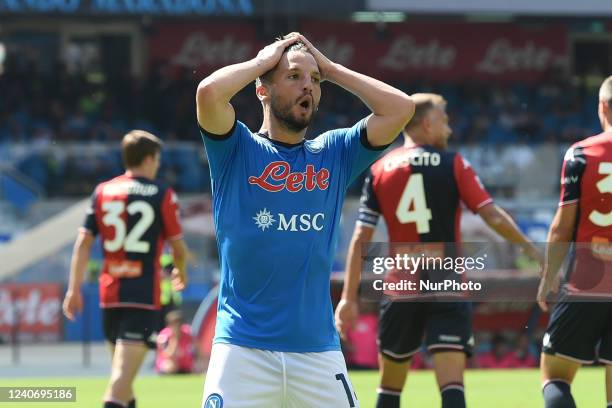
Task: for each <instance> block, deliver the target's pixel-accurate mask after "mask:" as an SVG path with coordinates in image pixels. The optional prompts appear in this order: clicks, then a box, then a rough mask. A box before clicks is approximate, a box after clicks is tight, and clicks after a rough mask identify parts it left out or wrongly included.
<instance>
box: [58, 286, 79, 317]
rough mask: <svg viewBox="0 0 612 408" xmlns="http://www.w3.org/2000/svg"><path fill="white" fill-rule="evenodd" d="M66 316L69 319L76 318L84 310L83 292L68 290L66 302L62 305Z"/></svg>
mask: <svg viewBox="0 0 612 408" xmlns="http://www.w3.org/2000/svg"><path fill="white" fill-rule="evenodd" d="M62 310H63V311H64V316H66V318H68V319H69V320H74V319H75V318H76V315H77V313H81V312H82V311H83V297H82V296H81V292H80V291H79V290H76V291H74V292H67V293H66V296H65V297H64V304H63V305H62Z"/></svg>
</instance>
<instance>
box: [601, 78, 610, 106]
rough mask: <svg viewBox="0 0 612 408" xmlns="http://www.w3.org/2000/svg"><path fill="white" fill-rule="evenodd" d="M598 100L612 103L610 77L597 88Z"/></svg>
mask: <svg viewBox="0 0 612 408" xmlns="http://www.w3.org/2000/svg"><path fill="white" fill-rule="evenodd" d="M599 100H600V101H604V102H607V103H612V75H610V76H609V77H607V78H606V79H604V81H603V83H602V84H601V87H600V88H599Z"/></svg>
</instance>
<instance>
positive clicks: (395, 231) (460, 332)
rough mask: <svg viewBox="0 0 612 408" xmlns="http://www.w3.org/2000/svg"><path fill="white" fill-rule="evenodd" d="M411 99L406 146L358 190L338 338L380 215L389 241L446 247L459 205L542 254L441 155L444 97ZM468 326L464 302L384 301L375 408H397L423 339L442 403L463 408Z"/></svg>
mask: <svg viewBox="0 0 612 408" xmlns="http://www.w3.org/2000/svg"><path fill="white" fill-rule="evenodd" d="M412 98H413V100H414V101H415V104H416V110H415V114H414V117H413V119H412V121H411V122H409V123H408V125H406V127H405V129H404V137H405V143H404V146H402V147H399V148H397V149H394V150H392V151H391V152H389V153H388V154H387V155H385V156H384V157H383V158H382V159H380V160H379V161H378V162H376V163H375V164H374V165H373V166H372V168H371V174H370V176H369V177H368V178H367V179H366V182H365V185H364V187H363V195H362V197H361V207H360V209H359V219H358V221H357V225H356V227H355V231H354V233H353V238H352V240H351V244H350V247H349V252H348V258H347V264H346V271H347V273H346V276H345V281H344V288H343V292H342V299H341V301H340V303H339V304H338V307H337V309H336V325H337V327H338V330H339V331H340V333H341V335H342V336H344V335H345V334H346V331H347V330H348V328H349V327H350V326H351V325H352V324H353V323H354V322H355V320H356V318H357V316H358V314H359V311H358V308H357V291H358V288H359V280H360V276H361V257H360V254H361V251H360V249H361V245H362V244H364V243H367V242H370V241H371V240H372V236H373V234H374V229H375V228H376V224H377V222H378V219H379V217H380V216H381V215H382V216H383V217H384V219H385V222H386V224H387V228H388V231H389V241H390V242H393V243H425V244H424V245H430V244H435V245H438V244H439V245H442V246H444V243H453V242H459V241H460V236H459V231H460V225H459V223H460V219H461V203H462V202H463V203H464V204H465V205H466V206H467V207H468V208H469V209H470V210H471V211H473V212H474V213H477V214H478V215H480V216H481V217H482V218H483V219H484V220H485V221H486V222H487V224H488V225H489V226H491V227H492V228H493V229H494V230H495V231H496V232H497V233H498V234H500V235H501V236H503V237H504V238H506V239H507V240H508V241H510V242H514V243H517V244H519V245H521V246H522V247H523V248H524V250H525V251H526V252H527V253H528V254H529V255H531V256H532V257H534V258H536V259H539V257H540V255H539V254H538V252H537V250H536V248H535V247H534V246H533V244H531V243H530V242H529V241H528V240H527V238H526V237H525V236H524V235H523V234H522V233H521V232H520V230H519V229H518V227H517V226H516V224H515V223H514V222H513V221H512V219H511V218H510V217H509V216H508V215H507V214H506V213H505V212H504V211H503V210H502V209H501V208H499V207H498V206H497V205H496V204H494V203H493V200H492V199H491V197H490V196H489V194H488V193H487V192H486V191H485V189H484V187H483V186H482V184H481V183H480V180H479V179H478V177H477V175H476V173H475V172H474V170H473V169H472V167H471V166H470V165H469V163H468V162H467V161H466V160H465V159H463V158H462V157H461V156H460V155H459V154H457V153H453V152H448V151H446V145H447V141H448V138H449V137H450V134H451V129H450V127H449V125H448V116H447V114H446V101H445V100H444V98H443V97H442V96H440V95H436V94H416V95H412ZM471 322H472V306H471V303H469V302H439V303H434V302H423V301H422V300H421V301H411V302H400V301H392V300H390V299H389V298H385V299H383V301H382V304H381V311H380V322H379V334H378V343H379V361H380V370H381V382H380V387H379V389H378V400H377V405H376V407H377V408H390V407H399V406H400V395H401V392H402V389H403V387H404V383H405V381H406V376H407V373H408V368H409V367H410V361H411V358H412V356H413V355H414V354H415V353H416V352H417V351H418V350H419V349H420V347H421V343H422V341H423V337H424V338H425V343H426V345H427V348H428V350H429V352H431V353H433V361H434V368H435V371H436V379H437V382H438V386H439V388H440V393H441V397H442V406H443V407H444V408H448V407H464V406H465V397H464V391H463V371H464V368H465V361H466V355H470V354H471V349H472V345H473V339H472V327H471V326H472V324H471Z"/></svg>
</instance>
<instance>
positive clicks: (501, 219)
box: [484, 204, 537, 252]
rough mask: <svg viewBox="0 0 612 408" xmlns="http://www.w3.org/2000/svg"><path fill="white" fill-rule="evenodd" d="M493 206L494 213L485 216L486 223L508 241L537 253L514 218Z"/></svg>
mask: <svg viewBox="0 0 612 408" xmlns="http://www.w3.org/2000/svg"><path fill="white" fill-rule="evenodd" d="M491 205H492V206H494V207H492V209H493V211H492V212H491V214H488V215H487V216H484V220H485V222H486V223H487V224H488V225H489V226H490V227H491V228H492V229H493V230H494V231H495V232H497V233H498V234H499V235H500V236H502V237H503V238H504V239H506V240H507V241H509V242H512V243H513V244H518V245H520V246H521V247H522V248H524V249H526V250H529V251H536V252H537V248H536V247H535V245H533V243H532V242H531V241H529V239H528V238H527V237H526V236H525V235H524V234H523V233H522V232H521V230H520V229H519V227H518V225H516V223H515V222H514V220H513V219H512V217H510V215H509V214H508V213H507V212H506V211H504V210H503V209H502V208H500V207H498V206H497V205H495V204H491Z"/></svg>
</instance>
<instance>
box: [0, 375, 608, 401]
mask: <svg viewBox="0 0 612 408" xmlns="http://www.w3.org/2000/svg"><path fill="white" fill-rule="evenodd" d="M350 377H351V381H352V382H353V385H354V387H355V390H356V391H357V396H358V397H359V401H360V402H361V406H362V407H363V408H371V407H373V406H374V402H375V399H376V395H375V390H376V386H377V384H378V375H377V373H376V372H375V371H360V372H356V371H351V372H350ZM106 381H107V380H106V378H101V377H93V378H36V379H30V378H28V379H18V380H7V379H1V380H0V386H2V387H7V386H74V387H77V402H73V403H66V402H64V403H50V402H40V403H24V402H20V403H6V402H4V403H2V402H0V408H3V407H7V408H8V407H16V408H43V407H44V408H59V407H61V408H98V407H101V403H100V400H101V396H102V393H103V392H104V388H105V386H106ZM203 384H204V377H203V376H198V375H187V376H167V377H150V376H148V377H141V378H139V379H138V380H137V381H136V385H135V391H136V395H137V397H138V407H139V408H168V407H185V408H199V407H200V404H201V393H202V387H203ZM604 384H605V383H604V370H603V369H602V368H583V369H581V370H580V371H579V372H578V375H577V376H576V380H575V381H574V385H573V386H572V391H573V393H574V396H575V398H576V403H577V405H578V407H589V408H590V407H604V406H605V405H606V404H605V396H604ZM466 387H467V394H466V395H467V402H468V407H471V408H480V407H483V408H484V407H486V408H491V407H494V408H531V407H534V408H536V407H541V406H543V401H542V398H541V394H540V380H539V372H538V370H535V369H534V370H468V372H467V375H466ZM439 406H440V398H439V396H438V392H437V390H436V385H435V379H434V375H433V372H431V371H418V372H412V373H410V374H409V376H408V382H407V384H406V387H405V388H404V393H403V396H402V407H403V408H411V407H426V408H430V407H431V408H435V407H439ZM322 407H323V406H322ZM228 408H229V407H228ZM313 408H315V407H313ZM316 408H319V407H316ZM330 408H332V407H330Z"/></svg>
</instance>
